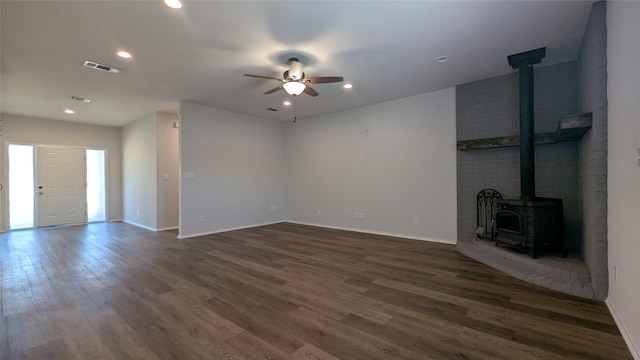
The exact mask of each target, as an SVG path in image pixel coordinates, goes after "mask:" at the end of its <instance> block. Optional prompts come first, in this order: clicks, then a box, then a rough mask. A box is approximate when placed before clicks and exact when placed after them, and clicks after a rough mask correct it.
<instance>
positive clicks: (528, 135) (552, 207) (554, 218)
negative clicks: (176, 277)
mask: <svg viewBox="0 0 640 360" xmlns="http://www.w3.org/2000/svg"><path fill="white" fill-rule="evenodd" d="M545 56H546V48H539V49H535V50H531V51H526V52H523V53H519V54H514V55H511V56H509V57H508V58H507V59H508V61H509V65H511V67H512V68H514V69H518V71H519V81H520V82H519V88H520V89H519V90H520V99H519V101H520V190H521V197H520V199H503V200H498V211H497V213H496V233H497V235H496V238H495V240H496V245H509V246H516V247H521V248H526V249H528V250H529V254H530V255H531V257H532V258H534V259H535V258H536V257H538V255H539V253H540V251H542V250H545V249H556V250H559V251H560V253H561V254H562V256H563V257H564V253H563V251H562V238H563V234H564V231H563V220H562V200H561V199H552V198H539V197H536V189H535V153H534V144H533V142H534V135H535V134H534V116H533V115H534V114H533V65H535V64H539V63H540V62H542V59H544V57H545Z"/></svg>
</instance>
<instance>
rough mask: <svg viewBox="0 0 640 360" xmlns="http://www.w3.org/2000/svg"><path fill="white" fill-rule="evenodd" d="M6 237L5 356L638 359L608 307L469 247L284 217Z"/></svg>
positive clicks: (0, 254) (0, 328)
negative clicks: (184, 229)
mask: <svg viewBox="0 0 640 360" xmlns="http://www.w3.org/2000/svg"><path fill="white" fill-rule="evenodd" d="M175 237H176V234H175V233H171V232H161V233H154V232H151V231H147V230H144V229H139V228H136V227H133V226H130V225H127V224H122V223H105V224H92V225H87V226H70V227H64V228H56V229H41V230H34V231H30V230H28V231H15V232H11V233H6V234H3V235H0V259H1V269H2V273H1V276H2V286H1V288H0V295H1V297H2V303H1V307H0V310H1V323H0V333H1V339H0V358H1V359H2V360H5V359H6V360H10V359H11V360H13V359H115V360H122V359H256V360H257V359H261V360H265V359H304V360H311V359H314V360H336V359H343V360H355V359H367V360H371V359H509V360H511V359H518V360H526V359H631V355H630V354H629V352H628V350H627V348H626V346H625V344H624V341H623V339H622V337H621V336H620V333H619V332H618V329H617V328H616V326H615V323H614V322H613V319H612V318H611V315H610V314H609V312H608V310H607V308H606V306H605V305H604V304H603V303H601V302H596V301H589V300H583V299H580V298H576V297H572V296H569V295H564V294H560V293H557V292H553V291H550V290H546V289H543V288H540V287H537V286H534V285H530V284H527V283H524V282H521V281H519V280H516V279H513V278H510V277H508V276H506V275H504V274H502V273H499V272H497V271H495V270H493V269H491V268H489V267H487V266H485V265H482V264H480V263H478V262H476V261H474V260H471V259H469V258H467V257H465V256H463V255H460V254H459V253H458V252H457V251H456V249H455V246H452V245H445V244H436V243H429V242H422V241H413V240H406V239H398V238H390V237H384V236H377V235H367V234H360V233H353V232H346V231H338V230H328V229H321V228H315V227H308V226H301V225H294V224H287V223H283V224H277V225H270V226H264V227H258V228H253V229H246V230H239V231H233V232H227V233H222V234H217V235H210V236H203V237H198V238H192V239H186V240H177V239H176V238H175Z"/></svg>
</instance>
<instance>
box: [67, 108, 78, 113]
mask: <svg viewBox="0 0 640 360" xmlns="http://www.w3.org/2000/svg"><path fill="white" fill-rule="evenodd" d="M64 113H65V114H75V113H76V112H75V111H74V110H73V109H68V108H67V109H64Z"/></svg>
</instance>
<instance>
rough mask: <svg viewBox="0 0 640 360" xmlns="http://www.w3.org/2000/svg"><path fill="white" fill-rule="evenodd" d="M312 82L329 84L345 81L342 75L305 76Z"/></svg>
mask: <svg viewBox="0 0 640 360" xmlns="http://www.w3.org/2000/svg"><path fill="white" fill-rule="evenodd" d="M304 81H305V82H308V83H310V84H327V83H334V82H341V81H344V78H343V77H342V76H309V77H305V78H304Z"/></svg>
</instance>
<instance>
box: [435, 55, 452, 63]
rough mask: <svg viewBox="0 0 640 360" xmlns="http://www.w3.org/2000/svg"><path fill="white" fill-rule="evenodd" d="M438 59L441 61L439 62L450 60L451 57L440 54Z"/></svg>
mask: <svg viewBox="0 0 640 360" xmlns="http://www.w3.org/2000/svg"><path fill="white" fill-rule="evenodd" d="M436 61H437V62H439V63H443V62H447V61H449V57H448V56H438V57H437V58H436Z"/></svg>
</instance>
